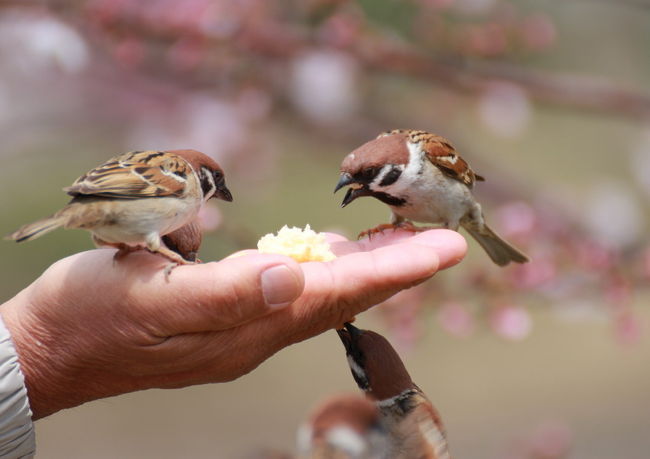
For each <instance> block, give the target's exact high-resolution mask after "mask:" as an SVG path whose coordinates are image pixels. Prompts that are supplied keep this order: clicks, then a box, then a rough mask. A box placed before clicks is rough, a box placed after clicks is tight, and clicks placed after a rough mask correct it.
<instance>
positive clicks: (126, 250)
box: [111, 244, 143, 263]
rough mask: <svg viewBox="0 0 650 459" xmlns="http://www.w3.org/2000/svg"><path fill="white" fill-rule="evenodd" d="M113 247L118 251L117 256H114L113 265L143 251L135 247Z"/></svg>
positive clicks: (123, 245) (122, 245) (115, 245)
mask: <svg viewBox="0 0 650 459" xmlns="http://www.w3.org/2000/svg"><path fill="white" fill-rule="evenodd" d="M111 247H115V248H116V249H117V252H115V255H113V263H116V262H118V261H120V260H121V259H123V258H124V257H126V256H127V255H128V254H130V253H132V252H137V251H138V250H142V249H143V248H142V247H137V246H136V247H134V246H130V245H126V244H114V245H111Z"/></svg>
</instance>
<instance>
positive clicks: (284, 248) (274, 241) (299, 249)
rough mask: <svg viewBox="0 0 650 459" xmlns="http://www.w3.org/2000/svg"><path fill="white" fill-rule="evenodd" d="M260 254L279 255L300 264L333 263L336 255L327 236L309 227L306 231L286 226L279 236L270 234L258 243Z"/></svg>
mask: <svg viewBox="0 0 650 459" xmlns="http://www.w3.org/2000/svg"><path fill="white" fill-rule="evenodd" d="M257 249H258V250H259V251H260V253H277V254H280V255H287V256H289V257H291V258H293V259H294V260H296V261H297V262H298V263H302V262H304V261H331V260H334V259H335V258H336V255H334V254H333V253H332V251H331V250H330V245H329V243H328V242H327V241H326V240H325V235H324V234H322V233H317V232H315V231H314V230H312V229H311V228H310V227H309V225H307V226H305V229H304V230H303V229H302V228H297V227H295V226H294V227H292V228H289V227H288V226H287V225H284V226H283V227H282V228H281V229H280V231H278V234H277V236H276V235H274V234H273V233H269V234H267V235H266V236H262V238H261V239H260V240H259V241H258V242H257Z"/></svg>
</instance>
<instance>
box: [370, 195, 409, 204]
mask: <svg viewBox="0 0 650 459" xmlns="http://www.w3.org/2000/svg"><path fill="white" fill-rule="evenodd" d="M370 195H371V196H372V197H373V198H377V199H379V200H380V201H381V202H383V203H384V204H388V205H389V206H395V207H401V206H403V205H404V204H406V203H407V201H406V199H404V198H396V197H395V196H391V195H390V194H388V193H384V192H383V191H370Z"/></svg>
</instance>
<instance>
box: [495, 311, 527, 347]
mask: <svg viewBox="0 0 650 459" xmlns="http://www.w3.org/2000/svg"><path fill="white" fill-rule="evenodd" d="M489 322H490V326H491V328H492V330H493V331H494V332H495V333H496V334H497V335H499V336H501V337H502V338H506V339H508V340H512V341H520V340H522V339H524V338H526V337H527V336H528V335H529V334H530V332H531V330H532V327H533V323H532V320H531V318H530V315H529V314H528V311H526V310H525V309H524V308H521V307H516V306H498V307H496V308H494V309H492V310H491V311H490V314H489Z"/></svg>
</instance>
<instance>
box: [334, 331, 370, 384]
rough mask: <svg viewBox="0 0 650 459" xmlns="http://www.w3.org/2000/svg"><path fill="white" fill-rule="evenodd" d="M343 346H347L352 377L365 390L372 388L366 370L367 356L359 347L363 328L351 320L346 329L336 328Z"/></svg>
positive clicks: (346, 351) (346, 350)
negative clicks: (359, 327) (353, 323)
mask: <svg viewBox="0 0 650 459" xmlns="http://www.w3.org/2000/svg"><path fill="white" fill-rule="evenodd" d="M336 333H338V335H339V338H340V339H341V342H342V343H343V346H344V347H345V354H346V355H347V356H348V361H349V365H350V370H351V372H352V377H353V378H354V380H355V381H356V383H357V386H359V389H361V390H363V391H368V390H370V382H369V381H368V376H367V375H366V371H365V362H366V357H365V355H364V353H363V352H362V351H361V349H360V348H359V338H360V337H361V335H362V334H363V330H360V329H358V328H357V327H355V326H354V325H352V324H351V323H350V322H346V323H345V330H336Z"/></svg>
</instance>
